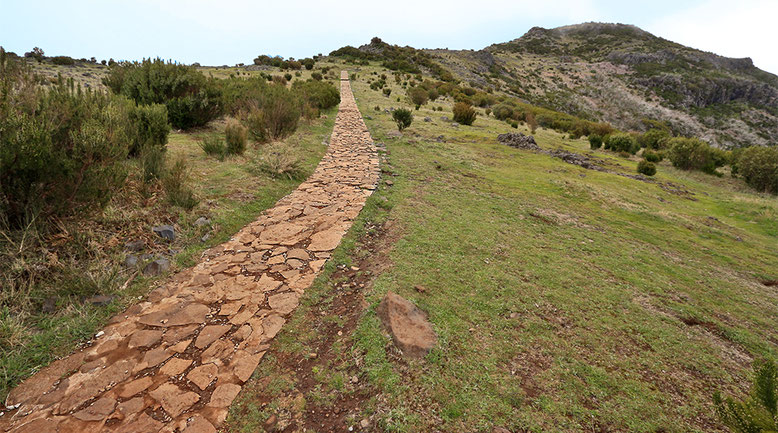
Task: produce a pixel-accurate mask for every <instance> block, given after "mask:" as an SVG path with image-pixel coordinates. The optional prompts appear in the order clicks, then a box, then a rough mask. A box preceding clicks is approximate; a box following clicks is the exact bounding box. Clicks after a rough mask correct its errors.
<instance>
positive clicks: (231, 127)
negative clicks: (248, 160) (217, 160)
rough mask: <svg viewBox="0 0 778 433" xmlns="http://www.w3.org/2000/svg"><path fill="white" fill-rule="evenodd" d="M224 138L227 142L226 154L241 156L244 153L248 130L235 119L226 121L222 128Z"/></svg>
mask: <svg viewBox="0 0 778 433" xmlns="http://www.w3.org/2000/svg"><path fill="white" fill-rule="evenodd" d="M224 137H225V140H226V142H227V153H228V154H230V155H242V154H243V152H245V151H246V140H248V129H246V127H245V126H243V125H241V124H240V122H238V121H237V120H235V119H229V120H227V126H225V127H224Z"/></svg>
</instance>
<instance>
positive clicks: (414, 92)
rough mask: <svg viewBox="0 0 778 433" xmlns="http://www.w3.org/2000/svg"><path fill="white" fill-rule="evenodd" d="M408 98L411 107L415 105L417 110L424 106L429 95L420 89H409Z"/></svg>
mask: <svg viewBox="0 0 778 433" xmlns="http://www.w3.org/2000/svg"><path fill="white" fill-rule="evenodd" d="M408 97H409V98H411V102H413V105H415V106H416V109H417V110H418V109H419V107H421V106H422V105H424V104H426V103H427V101H428V100H429V93H427V91H426V90H424V89H423V88H421V87H411V88H410V89H409V90H408Z"/></svg>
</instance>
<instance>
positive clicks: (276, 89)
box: [243, 85, 303, 143]
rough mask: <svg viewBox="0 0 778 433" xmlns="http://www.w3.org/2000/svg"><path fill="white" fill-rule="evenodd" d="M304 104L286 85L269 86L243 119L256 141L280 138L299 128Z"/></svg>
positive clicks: (264, 141)
mask: <svg viewBox="0 0 778 433" xmlns="http://www.w3.org/2000/svg"><path fill="white" fill-rule="evenodd" d="M302 105H303V104H301V101H300V99H299V98H298V97H297V96H296V95H295V94H294V93H292V92H291V91H290V90H289V89H287V88H286V87H284V86H277V85H273V86H268V88H267V90H266V91H265V92H264V93H263V94H262V95H261V96H260V98H259V99H258V100H257V101H255V103H254V105H253V106H252V107H251V108H250V109H249V110H248V113H247V114H244V119H243V120H244V123H245V125H246V126H247V127H248V130H249V134H251V137H252V139H254V140H255V141H257V142H259V143H266V142H268V141H273V140H280V139H283V138H285V137H288V136H290V135H292V134H293V133H294V131H295V130H297V125H298V123H299V121H300V116H301V114H302V113H301V106H302Z"/></svg>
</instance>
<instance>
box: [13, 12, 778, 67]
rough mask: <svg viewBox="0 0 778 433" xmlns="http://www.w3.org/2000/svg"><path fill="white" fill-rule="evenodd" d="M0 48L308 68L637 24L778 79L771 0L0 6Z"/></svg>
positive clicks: (776, 31)
mask: <svg viewBox="0 0 778 433" xmlns="http://www.w3.org/2000/svg"><path fill="white" fill-rule="evenodd" d="M0 11H2V15H3V19H2V20H1V21H2V25H0V46H3V47H4V48H5V49H6V50H7V51H14V52H16V53H17V54H22V53H24V52H25V51H30V50H31V49H32V48H33V47H35V46H38V47H41V48H43V50H44V51H45V53H46V55H49V56H52V55H69V56H71V57H75V58H82V57H85V58H90V57H92V56H94V57H96V58H97V59H109V58H113V59H116V60H140V59H142V58H144V57H161V58H163V59H171V60H176V61H179V62H183V63H194V62H199V63H201V64H203V65H234V64H237V63H251V61H252V59H253V58H254V57H256V56H257V55H259V54H269V55H281V56H284V57H294V58H304V57H310V56H312V55H315V54H319V53H323V54H327V53H329V52H330V51H332V50H335V49H337V48H340V47H342V46H344V45H353V46H359V45H361V44H364V43H367V42H369V41H370V38H372V37H373V36H378V37H380V38H382V39H383V40H384V41H386V42H389V43H393V44H398V45H411V46H413V47H416V48H451V49H480V48H483V47H485V46H488V45H491V44H493V43H498V42H506V41H509V40H512V39H516V38H518V37H520V36H521V35H523V34H524V33H525V32H526V31H527V30H529V29H530V28H532V27H534V26H540V27H545V28H552V27H557V26H561V25H568V24H577V23H582V22H589V21H599V22H620V23H626V24H634V25H637V26H638V27H641V28H643V29H644V30H647V31H649V32H651V33H653V34H655V35H657V36H661V37H663V38H665V39H669V40H672V41H675V42H679V43H681V44H684V45H688V46H691V47H693V48H698V49H701V50H705V51H710V52H714V53H716V54H720V55H724V56H727V57H751V58H752V59H753V60H754V64H755V65H756V66H757V67H759V68H762V69H764V70H767V71H769V72H772V73H775V74H778V50H776V49H775V47H774V46H775V43H776V42H777V41H778V25H775V23H774V21H775V19H776V18H778V0H735V1H733V0H674V1H673V0H654V1H624V0H546V1H544V0H531V1H530V0H479V1H472V0H467V1H465V0H447V1H425V0H391V1H382V2H372V1H369V0H368V1H365V0H338V1H337V2H323V1H317V0H273V1H262V0H257V1H248V0H67V1H63V0H0Z"/></svg>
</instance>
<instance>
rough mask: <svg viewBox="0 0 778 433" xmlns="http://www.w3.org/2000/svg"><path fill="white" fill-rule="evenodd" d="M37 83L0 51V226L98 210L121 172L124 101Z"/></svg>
mask: <svg viewBox="0 0 778 433" xmlns="http://www.w3.org/2000/svg"><path fill="white" fill-rule="evenodd" d="M38 82H39V81H38V78H37V77H36V76H35V75H33V74H32V72H31V71H30V70H29V69H28V68H27V67H26V66H25V65H23V64H21V63H19V62H16V61H14V60H11V59H9V58H8V56H6V55H5V52H4V51H2V49H0V224H3V225H8V226H10V227H12V228H16V227H19V226H21V225H23V224H25V223H26V222H28V221H29V220H30V219H32V218H35V217H36V216H39V217H40V220H45V219H48V218H49V217H52V216H60V215H64V214H71V213H73V212H86V211H89V210H91V209H95V208H99V207H101V206H103V205H105V204H106V203H107V202H108V200H109V199H110V198H111V196H112V194H113V192H114V191H116V190H118V189H119V188H121V185H122V184H123V182H124V179H125V175H126V173H125V168H124V164H123V161H124V160H125V159H126V157H127V152H128V150H129V147H130V142H131V136H132V132H133V131H129V130H128V129H129V128H130V127H131V125H130V122H129V121H128V117H129V115H128V113H127V103H126V101H125V100H122V98H117V97H115V96H112V95H109V94H103V93H99V92H91V91H87V92H82V91H81V89H80V88H78V89H76V88H75V87H74V85H73V82H72V81H70V82H69V83H67V84H66V83H64V82H63V81H62V80H61V79H60V81H59V83H58V84H57V85H55V86H54V87H53V88H52V89H50V90H48V91H47V90H44V89H42V88H40V87H39V86H38V85H37V83H38Z"/></svg>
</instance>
